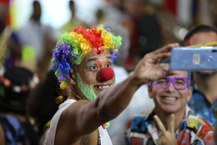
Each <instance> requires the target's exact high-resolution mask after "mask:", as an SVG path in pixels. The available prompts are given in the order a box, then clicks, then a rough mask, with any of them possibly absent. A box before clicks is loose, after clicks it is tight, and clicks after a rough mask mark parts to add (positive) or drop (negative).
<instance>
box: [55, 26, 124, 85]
mask: <svg viewBox="0 0 217 145" xmlns="http://www.w3.org/2000/svg"><path fill="white" fill-rule="evenodd" d="M121 40H122V38H121V37H120V36H115V35H114V34H112V33H111V32H110V31H109V30H107V29H105V28H104V27H103V26H102V25H99V26H97V27H92V28H90V29H85V28H83V27H77V28H75V29H74V30H73V31H71V32H69V33H64V34H62V35H61V36H60V39H59V41H58V42H57V44H56V48H55V49H54V50H53V58H52V63H53V70H54V71H55V75H56V76H57V78H58V80H59V82H61V84H60V87H61V88H62V89H64V88H65V87H66V86H67V84H68V82H69V80H70V75H69V70H70V69H71V68H72V66H73V65H74V64H76V65H79V64H80V63H81V61H82V59H83V58H84V56H85V55H86V54H87V53H88V52H90V51H91V50H95V51H96V52H97V54H101V53H102V52H103V51H104V49H107V50H109V51H110V54H111V56H112V61H113V63H114V61H115V59H116V57H117V55H118V47H119V46H120V45H121ZM102 48H104V49H102Z"/></svg>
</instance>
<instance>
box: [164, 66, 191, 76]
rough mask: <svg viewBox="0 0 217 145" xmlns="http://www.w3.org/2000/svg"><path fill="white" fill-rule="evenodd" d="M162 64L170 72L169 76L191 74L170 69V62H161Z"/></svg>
mask: <svg viewBox="0 0 217 145" xmlns="http://www.w3.org/2000/svg"><path fill="white" fill-rule="evenodd" d="M161 66H162V67H163V68H164V69H165V70H167V71H168V72H169V74H168V76H182V77H188V76H189V74H188V72H187V71H173V70H170V64H169V63H161Z"/></svg>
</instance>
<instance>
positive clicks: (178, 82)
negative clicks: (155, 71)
mask: <svg viewBox="0 0 217 145" xmlns="http://www.w3.org/2000/svg"><path fill="white" fill-rule="evenodd" d="M170 83H172V84H173V87H174V88H175V89H176V90H184V89H186V88H189V87H190V78H189V77H166V78H162V79H159V80H156V81H154V82H153V85H154V86H155V87H157V88H161V89H167V88H168V87H169V86H170Z"/></svg>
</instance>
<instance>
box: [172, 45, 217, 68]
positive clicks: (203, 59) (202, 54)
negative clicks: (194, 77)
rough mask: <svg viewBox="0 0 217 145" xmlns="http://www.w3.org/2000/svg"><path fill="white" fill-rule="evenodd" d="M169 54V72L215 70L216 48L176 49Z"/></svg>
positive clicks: (216, 63)
mask: <svg viewBox="0 0 217 145" xmlns="http://www.w3.org/2000/svg"><path fill="white" fill-rule="evenodd" d="M171 53H172V55H171V62H170V69H171V70H217V47H178V48H174V49H173V50H172V52H171Z"/></svg>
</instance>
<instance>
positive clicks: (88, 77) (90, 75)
mask: <svg viewBox="0 0 217 145" xmlns="http://www.w3.org/2000/svg"><path fill="white" fill-rule="evenodd" d="M111 65H112V59H111V55H110V53H109V52H108V51H104V52H103V53H102V54H100V55H97V53H96V51H91V52H89V53H88V54H87V55H86V56H85V58H84V60H83V61H82V63H81V64H80V65H79V66H76V67H75V72H77V73H78V74H80V77H81V78H82V83H83V84H84V85H85V86H91V87H92V89H93V90H94V92H95V94H96V95H98V94H99V93H100V92H101V91H103V90H104V89H106V88H108V87H110V86H111V85H112V84H114V81H115V79H114V77H113V78H112V79H111V80H108V81H105V82H103V81H100V79H99V77H98V76H99V71H100V70H101V69H103V68H105V67H111ZM75 78H76V80H75V82H77V80H78V79H77V77H75Z"/></svg>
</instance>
